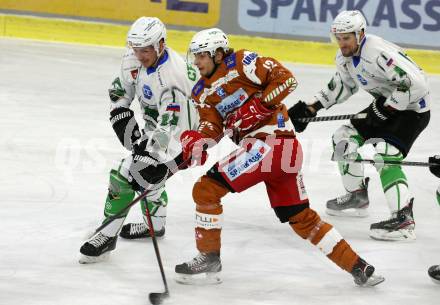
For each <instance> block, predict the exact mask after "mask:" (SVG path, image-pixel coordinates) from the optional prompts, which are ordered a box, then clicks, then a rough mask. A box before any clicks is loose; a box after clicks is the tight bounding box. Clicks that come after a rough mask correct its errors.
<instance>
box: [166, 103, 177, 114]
mask: <svg viewBox="0 0 440 305" xmlns="http://www.w3.org/2000/svg"><path fill="white" fill-rule="evenodd" d="M167 111H176V112H180V105H179V104H177V103H171V104H168V106H167Z"/></svg>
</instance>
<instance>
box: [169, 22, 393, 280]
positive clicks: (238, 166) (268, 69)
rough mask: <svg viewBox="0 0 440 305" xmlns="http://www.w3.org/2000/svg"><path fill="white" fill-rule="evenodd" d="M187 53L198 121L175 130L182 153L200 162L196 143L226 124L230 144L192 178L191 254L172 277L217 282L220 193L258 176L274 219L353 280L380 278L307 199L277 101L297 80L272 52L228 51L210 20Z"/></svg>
mask: <svg viewBox="0 0 440 305" xmlns="http://www.w3.org/2000/svg"><path fill="white" fill-rule="evenodd" d="M188 54H189V55H190V56H193V59H192V60H193V61H194V64H195V65H196V66H197V68H198V69H199V72H200V74H201V75H202V77H201V78H200V79H199V81H198V83H197V84H196V85H195V86H194V88H193V90H192V98H193V100H194V103H195V105H196V108H197V110H198V112H199V116H200V123H199V128H198V130H197V131H196V130H190V131H185V132H183V133H182V134H181V141H182V149H183V154H184V158H192V162H193V164H197V165H203V164H204V163H205V161H206V158H207V157H208V155H207V152H206V151H204V150H203V148H202V146H203V143H205V142H209V141H212V139H214V138H216V137H217V136H218V135H220V134H221V133H222V132H223V131H224V130H226V129H229V128H232V127H234V130H235V132H234V135H233V137H232V139H233V141H234V142H235V143H236V144H237V145H238V149H236V150H235V151H233V152H232V153H231V154H230V155H229V156H227V157H226V158H224V159H223V160H221V161H219V162H217V163H215V164H214V166H213V167H212V168H211V169H209V171H208V172H207V173H206V174H205V175H204V176H202V177H201V178H200V179H199V180H198V182H196V184H195V185H194V189H193V199H194V201H195V203H196V212H195V220H196V227H195V238H196V245H197V249H198V251H199V254H198V255H197V256H196V257H195V258H194V259H193V260H191V261H189V262H186V263H183V264H180V265H177V266H176V267H175V271H176V273H177V281H178V282H180V283H186V284H197V283H200V282H201V283H203V284H206V283H220V282H221V278H220V271H221V269H222V265H221V260H220V248H221V237H220V235H221V231H222V222H223V208H222V204H221V199H222V197H224V196H225V195H226V194H228V193H229V192H243V191H245V190H247V189H249V188H250V187H252V186H254V185H256V184H258V183H260V182H263V183H264V184H265V185H266V189H267V194H268V197H269V201H270V204H271V207H272V208H273V209H274V212H275V214H276V215H277V217H278V218H279V220H280V221H281V222H282V223H288V224H289V225H290V226H291V227H292V229H293V230H294V231H295V232H296V233H297V234H298V235H299V236H301V237H302V238H303V239H307V240H309V241H310V242H311V243H312V244H313V245H316V246H317V247H318V248H319V249H320V250H321V251H322V252H323V253H324V254H325V255H326V256H327V257H328V258H329V259H330V260H332V261H333V262H334V263H335V264H337V265H338V266H339V267H341V268H342V269H344V270H346V271H348V272H350V273H351V274H352V275H353V277H354V281H355V283H356V284H357V285H361V286H373V285H377V284H379V283H381V282H383V281H384V278H383V277H382V276H379V275H376V273H375V272H374V271H375V269H374V267H373V266H372V265H370V264H368V263H367V262H366V261H364V260H363V259H362V258H360V257H359V255H358V254H357V253H356V252H354V251H353V250H352V249H351V247H350V245H349V244H348V243H347V242H346V241H345V240H344V239H343V237H342V236H341V235H340V234H339V232H338V231H337V230H336V229H335V228H334V227H333V226H332V225H330V224H328V223H326V222H325V221H323V220H321V218H320V217H319V215H318V214H317V213H316V212H315V211H314V210H312V209H311V208H310V206H309V200H308V197H307V193H306V191H305V188H304V184H303V179H302V175H301V163H302V151H301V146H300V144H299V142H298V140H297V139H296V137H295V133H294V128H293V126H292V125H291V123H290V121H289V117H288V114H287V109H286V106H285V105H284V104H283V100H284V99H285V98H286V96H287V95H288V94H289V93H291V92H292V91H293V90H294V89H295V88H296V86H297V81H296V79H295V77H294V76H293V75H292V73H291V72H290V71H289V70H288V69H286V68H285V67H284V66H283V65H282V64H281V63H280V62H278V61H277V60H275V59H273V58H270V57H264V56H259V55H258V54H257V53H254V52H250V51H246V50H239V51H237V52H234V50H233V49H230V48H229V42H228V38H227V36H226V35H225V33H223V32H222V31H221V30H219V29H216V28H214V29H207V30H203V31H201V32H198V33H197V34H196V35H195V36H194V37H193V39H192V41H191V43H190V47H189V51H188Z"/></svg>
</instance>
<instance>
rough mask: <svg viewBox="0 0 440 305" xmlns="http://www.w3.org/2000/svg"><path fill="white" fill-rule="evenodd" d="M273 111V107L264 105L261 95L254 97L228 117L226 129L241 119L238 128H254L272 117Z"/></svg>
mask: <svg viewBox="0 0 440 305" xmlns="http://www.w3.org/2000/svg"><path fill="white" fill-rule="evenodd" d="M273 112H274V111H273V110H272V109H268V108H266V107H265V106H264V105H263V103H262V102H261V99H260V98H259V97H253V98H252V99H251V100H249V101H248V102H246V103H245V104H244V105H243V106H241V107H240V108H238V109H236V110H235V111H234V112H231V113H230V114H229V115H228V116H227V117H226V124H225V125H226V129H230V128H233V127H234V126H235V123H236V122H238V121H241V122H240V125H239V126H238V127H236V128H237V129H238V130H240V131H248V130H252V128H254V127H255V126H256V125H258V124H259V123H260V122H261V121H264V120H266V119H268V118H270V117H271V116H272V114H273Z"/></svg>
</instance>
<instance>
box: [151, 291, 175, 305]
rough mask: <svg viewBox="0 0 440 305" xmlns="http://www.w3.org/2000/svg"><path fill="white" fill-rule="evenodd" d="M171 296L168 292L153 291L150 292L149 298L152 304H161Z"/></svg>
mask: <svg viewBox="0 0 440 305" xmlns="http://www.w3.org/2000/svg"><path fill="white" fill-rule="evenodd" d="M169 296H170V295H169V293H168V292H152V293H150V294H149V296H148V298H149V299H150V303H151V304H153V305H159V304H162V302H163V301H164V300H165V299H166V298H168V297H169Z"/></svg>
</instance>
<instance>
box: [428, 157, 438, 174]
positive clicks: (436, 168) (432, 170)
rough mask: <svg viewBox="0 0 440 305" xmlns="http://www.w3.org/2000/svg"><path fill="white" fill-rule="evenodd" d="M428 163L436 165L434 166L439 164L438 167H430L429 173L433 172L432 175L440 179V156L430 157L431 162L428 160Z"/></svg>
mask: <svg viewBox="0 0 440 305" xmlns="http://www.w3.org/2000/svg"><path fill="white" fill-rule="evenodd" d="M428 162H429V163H434V164H438V165H437V166H435V165H434V166H432V165H431V166H430V167H429V171H430V172H431V173H433V174H434V175H435V176H437V177H439V178H440V155H435V156H432V157H429V160H428Z"/></svg>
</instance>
